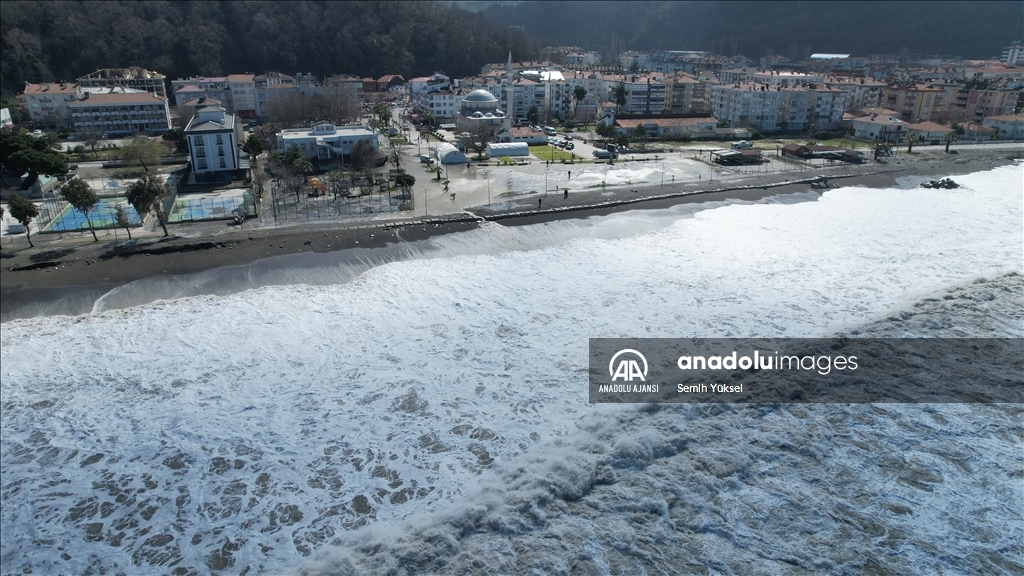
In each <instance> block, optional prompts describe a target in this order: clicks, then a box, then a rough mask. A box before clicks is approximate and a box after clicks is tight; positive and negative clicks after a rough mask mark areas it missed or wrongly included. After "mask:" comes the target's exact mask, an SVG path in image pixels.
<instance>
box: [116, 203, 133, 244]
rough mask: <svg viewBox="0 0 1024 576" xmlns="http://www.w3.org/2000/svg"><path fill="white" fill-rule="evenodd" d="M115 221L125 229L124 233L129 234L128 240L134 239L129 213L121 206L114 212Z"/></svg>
mask: <svg viewBox="0 0 1024 576" xmlns="http://www.w3.org/2000/svg"><path fill="white" fill-rule="evenodd" d="M114 219H115V220H117V225H118V226H120V227H122V228H124V231H125V232H127V233H128V239H129V240H131V239H132V229H131V226H130V224H131V223H130V222H129V221H128V211H127V210H125V209H124V206H123V205H121V204H118V205H117V208H115V212H114Z"/></svg>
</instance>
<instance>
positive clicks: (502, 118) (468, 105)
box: [455, 90, 512, 134]
mask: <svg viewBox="0 0 1024 576" xmlns="http://www.w3.org/2000/svg"><path fill="white" fill-rule="evenodd" d="M481 124H484V125H487V126H490V127H491V130H492V132H501V131H502V130H504V129H505V128H511V127H512V119H511V118H510V117H508V116H506V115H505V113H504V112H502V111H501V110H500V109H498V99H497V98H495V97H494V95H493V94H491V93H490V92H488V91H487V90H473V91H472V92H470V93H469V94H467V95H466V97H465V98H463V99H462V107H461V108H460V109H459V113H458V114H456V115H455V128H456V130H457V131H458V132H469V133H470V134H476V133H477V132H478V130H479V129H480V125H481Z"/></svg>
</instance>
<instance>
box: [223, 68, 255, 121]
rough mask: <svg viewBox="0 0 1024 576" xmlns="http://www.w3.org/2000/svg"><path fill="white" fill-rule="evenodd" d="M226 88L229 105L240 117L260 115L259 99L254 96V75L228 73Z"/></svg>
mask: <svg viewBox="0 0 1024 576" xmlns="http://www.w3.org/2000/svg"><path fill="white" fill-rule="evenodd" d="M228 90H229V91H230V93H231V105H232V106H233V107H234V110H235V114H236V115H238V116H239V117H240V118H256V117H257V116H259V115H260V109H259V100H258V99H257V98H256V77H255V76H253V75H252V74H228Z"/></svg>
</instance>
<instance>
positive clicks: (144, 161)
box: [121, 136, 163, 172]
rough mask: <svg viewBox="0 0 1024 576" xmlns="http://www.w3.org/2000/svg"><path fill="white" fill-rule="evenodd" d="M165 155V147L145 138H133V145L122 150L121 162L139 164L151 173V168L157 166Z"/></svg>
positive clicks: (130, 144)
mask: <svg viewBox="0 0 1024 576" xmlns="http://www.w3.org/2000/svg"><path fill="white" fill-rule="evenodd" d="M162 155H163V146H161V145H160V144H158V143H156V142H153V141H152V140H150V139H149V138H147V137H145V136H136V137H135V138H132V141H131V143H129V144H128V145H127V146H125V147H124V148H122V149H121V160H122V161H124V162H125V163H126V164H127V165H129V166H130V165H132V164H134V163H138V164H139V166H142V169H143V170H145V171H146V172H149V166H150V165H152V164H155V163H156V162H157V160H158V159H159V158H160V156H162Z"/></svg>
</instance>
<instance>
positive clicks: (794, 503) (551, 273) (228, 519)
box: [0, 166, 1024, 574]
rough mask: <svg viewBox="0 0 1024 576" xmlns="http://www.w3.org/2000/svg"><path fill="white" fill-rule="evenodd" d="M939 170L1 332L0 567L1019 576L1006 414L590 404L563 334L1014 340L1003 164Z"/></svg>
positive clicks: (1015, 462) (1012, 420)
mask: <svg viewBox="0 0 1024 576" xmlns="http://www.w3.org/2000/svg"><path fill="white" fill-rule="evenodd" d="M957 180H958V182H960V183H961V184H963V186H964V187H963V188H960V189H957V190H921V189H900V188H892V189H885V190H872V189H866V188H845V189H838V190H833V191H829V192H827V193H825V194H824V195H822V196H821V197H820V198H819V199H817V200H815V201H792V200H787V201H781V200H776V201H769V202H758V203H725V204H720V205H712V206H708V205H704V206H701V207H687V208H676V209H672V210H668V211H654V212H627V213H622V214H617V215H613V216H608V217H605V218H601V219H590V220H586V221H565V222H558V223H550V224H548V225H536V226H523V227H515V228H505V227H501V226H484V227H482V228H481V229H480V230H476V231H473V232H472V233H469V234H464V235H463V234H459V235H452V236H444V237H439V238H435V239H432V240H430V241H428V242H429V243H428V244H422V245H417V246H415V247H413V248H412V250H414V252H409V253H406V254H402V255H387V254H388V253H386V252H382V253H365V254H360V255H359V256H358V258H357V257H356V256H353V254H355V253H347V255H336V256H335V258H337V259H338V260H336V261H334V262H333V263H332V262H329V261H327V260H316V259H310V260H302V261H301V263H300V264H299V265H298V266H297V268H296V269H295V270H294V271H293V275H292V276H291V278H290V281H286V278H285V274H286V272H287V269H286V267H284V265H283V263H278V265H279V266H281V271H280V274H281V277H280V278H279V279H280V283H279V284H273V283H268V284H263V285H259V286H257V287H253V288H252V289H248V290H246V289H242V290H241V291H234V288H231V289H230V290H229V289H224V293H223V294H221V295H218V294H216V293H213V292H217V291H218V290H220V289H221V288H223V286H222V285H220V284H218V282H219V281H217V282H211V284H209V286H208V287H207V288H204V289H203V290H200V292H204V291H208V293H203V294H201V295H191V296H187V297H181V298H178V299H174V300H165V299H162V298H164V297H165V296H160V298H159V299H156V300H155V301H154V300H153V298H152V293H151V294H149V295H147V294H145V293H144V291H138V290H137V289H138V287H135V288H129V289H127V290H126V291H123V292H122V293H121V294H120V295H118V294H112V295H110V298H108V300H107V301H105V302H104V303H103V304H101V305H100V306H99V307H98V308H97V310H96V313H94V314H89V315H83V316H77V317H66V316H50V317H36V318H30V319H23V320H14V321H10V322H6V323H4V324H3V325H0V392H2V394H0V410H2V415H3V418H2V437H0V498H2V501H3V507H2V509H0V522H2V524H0V526H2V533H3V539H2V543H0V571H2V572H4V573H11V572H23V571H28V570H31V571H33V572H38V573H75V574H86V573H103V572H107V573H116V572H119V571H123V572H125V573H140V572H141V573H151V572H166V573H173V574H192V573H196V574H201V573H207V572H213V571H215V572H218V573H223V574H241V573H279V572H282V571H289V570H294V569H296V567H299V566H301V568H300V569H301V570H303V571H305V572H307V573H333V572H345V571H349V572H352V573H367V572H369V573H388V572H397V573H413V572H417V571H420V572H422V571H436V572H451V573H461V572H467V573H523V572H530V571H535V572H544V573H567V574H568V573H574V572H575V573H621V572H636V573H643V572H649V573H658V572H668V571H674V572H676V571H682V572H686V571H693V572H697V571H711V572H717V573H721V574H728V573H740V572H749V571H750V570H751V569H754V570H759V569H760V570H763V572H764V573H777V572H782V571H786V572H800V571H804V572H833V571H835V572H842V571H868V570H876V571H879V572H884V571H894V572H903V571H906V570H905V568H907V567H909V569H910V570H909V571H919V570H918V569H919V568H920V569H922V570H924V571H926V572H927V571H936V572H937V571H951V572H963V571H967V572H974V571H980V572H1000V571H1002V572H1013V571H1019V570H1020V567H1021V566H1024V562H1022V559H1021V553H1020V550H1019V547H1017V546H1016V544H1015V543H1018V542H1020V541H1021V540H1022V534H1021V530H1022V529H1021V526H1022V523H1021V515H1020V512H1019V510H1020V509H1021V508H1022V506H1021V503H1022V500H1024V499H1022V498H1021V495H1020V491H1019V485H1020V482H1021V479H1022V477H1024V472H1022V470H1024V466H1022V463H1021V450H1020V442H1021V440H1020V439H1021V437H1022V433H1021V424H1020V421H1021V417H1020V413H1019V412H1018V411H1016V410H1017V408H1015V407H1008V406H962V405H934V406H928V405H918V406H911V405H896V406H893V405H886V406H884V407H877V406H871V405H853V406H843V405H832V406H827V405H826V406H806V407H801V406H748V407H741V406H672V407H654V408H629V407H621V406H619V407H616V406H592V405H589V404H588V403H587V375H586V372H587V367H586V362H587V338H590V337H630V336H645V337H681V336H698V337H730V336H735V337H779V336H793V337H816V336H826V335H831V334H836V333H848V334H853V335H856V334H865V335H868V334H876V333H877V334H886V335H893V336H909V335H921V336H929V337H935V336H961V335H975V336H989V335H991V336H1014V337H1020V336H1021V333H1022V321H1021V308H1022V298H1021V286H1020V285H1021V276H1020V273H1021V271H1022V270H1021V268H1022V261H1024V247H1022V245H1021V232H1022V227H1021V222H1022V219H1024V210H1022V194H1021V190H1020V185H1019V184H1020V181H1021V171H1020V167H1019V166H1016V167H1005V168H1000V169H997V170H993V171H990V172H984V173H978V174H972V175H966V176H962V177H958V178H957ZM406 249H409V248H408V247H406ZM374 254H376V255H374ZM381 254H385V256H382V255H381ZM346 258H348V259H350V260H345V259H346ZM360 258H361V259H362V260H361V261H359V259H360ZM240 273H241V272H240ZM217 274H225V275H227V276H231V274H230V273H229V272H225V271H220V272H217ZM225 282H227V280H226V281H225ZM230 282H237V284H233V285H232V286H234V287H236V288H237V287H239V286H244V284H245V281H242V280H237V281H236V280H233V279H232V280H230ZM215 285H216V286H220V288H217V290H212V289H211V288H210V287H212V286H215ZM133 290H136V292H135V293H134V295H132V296H131V297H127V296H125V295H126V294H131V293H132V291H133ZM167 294H177V293H176V292H174V291H173V290H170V291H168V292H167ZM173 297H176V298H177V296H173ZM118 298H121V300H120V303H114V302H113V301H114V300H117V299H118ZM126 303H127V305H128V307H125V305H126ZM130 303H134V304H130ZM389 527H390V528H389ZM748 562H749V564H748ZM750 566H753V567H754V568H750ZM758 566H764V568H763V569H761V568H757V567H758ZM669 568H671V570H670V569H669ZM931 568H934V570H932V569H931Z"/></svg>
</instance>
